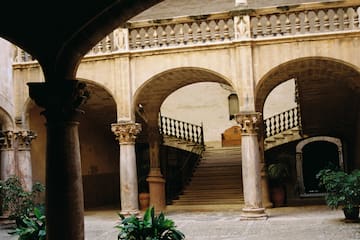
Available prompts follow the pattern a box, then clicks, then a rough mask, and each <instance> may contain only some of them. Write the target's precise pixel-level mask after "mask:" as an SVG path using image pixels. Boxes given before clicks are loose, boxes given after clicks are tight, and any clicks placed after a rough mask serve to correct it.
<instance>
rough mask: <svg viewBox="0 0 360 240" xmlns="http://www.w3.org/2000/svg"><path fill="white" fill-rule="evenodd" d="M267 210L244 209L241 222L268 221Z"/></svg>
mask: <svg viewBox="0 0 360 240" xmlns="http://www.w3.org/2000/svg"><path fill="white" fill-rule="evenodd" d="M266 219H268V215H267V214H266V213H265V208H243V209H242V213H241V215H240V220H266Z"/></svg>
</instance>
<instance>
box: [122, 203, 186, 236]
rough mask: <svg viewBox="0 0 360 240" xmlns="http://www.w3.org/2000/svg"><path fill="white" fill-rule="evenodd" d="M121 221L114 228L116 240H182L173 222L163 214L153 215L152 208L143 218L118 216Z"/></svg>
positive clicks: (180, 233)
mask: <svg viewBox="0 0 360 240" xmlns="http://www.w3.org/2000/svg"><path fill="white" fill-rule="evenodd" d="M119 217H120V219H121V221H120V222H119V224H118V225H116V226H115V227H116V228H117V229H119V234H118V240H182V239H185V236H184V234H183V233H182V232H181V231H179V230H177V229H176V226H175V223H174V221H173V220H171V219H168V218H166V217H165V215H164V214H163V213H160V214H159V215H155V211H154V207H150V208H147V209H146V211H145V213H144V216H143V218H139V217H136V216H135V215H132V216H129V217H125V216H123V215H122V214H119Z"/></svg>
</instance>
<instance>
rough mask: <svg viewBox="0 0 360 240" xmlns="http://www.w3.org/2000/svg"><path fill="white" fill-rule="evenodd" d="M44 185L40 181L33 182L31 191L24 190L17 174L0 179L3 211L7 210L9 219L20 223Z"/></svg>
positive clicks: (43, 188)
mask: <svg viewBox="0 0 360 240" xmlns="http://www.w3.org/2000/svg"><path fill="white" fill-rule="evenodd" d="M44 190H45V187H44V186H43V185H42V184H41V183H35V184H34V185H33V189H32V191H31V192H28V191H25V190H24V188H23V187H22V185H21V182H20V180H19V178H18V177H17V176H11V177H9V178H8V179H6V180H2V181H0V197H1V199H2V209H3V211H8V214H9V219H12V220H16V223H17V225H18V224H20V223H21V219H22V218H23V217H24V216H28V215H29V214H30V213H31V212H32V211H33V209H34V207H35V206H36V204H37V203H36V198H37V197H38V194H39V193H41V192H43V191H44Z"/></svg>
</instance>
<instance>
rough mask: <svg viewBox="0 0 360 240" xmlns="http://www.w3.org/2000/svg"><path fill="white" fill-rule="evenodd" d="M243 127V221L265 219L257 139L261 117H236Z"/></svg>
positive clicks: (253, 113) (252, 115)
mask: <svg viewBox="0 0 360 240" xmlns="http://www.w3.org/2000/svg"><path fill="white" fill-rule="evenodd" d="M236 120H237V122H238V123H239V124H240V126H241V134H242V135H241V150H242V173H243V188H244V200H245V207H244V208H243V213H242V216H241V217H242V219H264V218H266V217H267V215H266V213H265V209H264V208H263V205H262V191H261V188H262V186H261V171H260V170H261V169H260V162H261V156H260V152H259V142H258V137H257V133H256V131H257V129H258V127H257V124H258V123H259V120H260V115H259V114H258V113H255V112H250V113H241V114H238V115H237V116H236Z"/></svg>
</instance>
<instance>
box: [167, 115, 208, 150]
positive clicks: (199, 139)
mask: <svg viewBox="0 0 360 240" xmlns="http://www.w3.org/2000/svg"><path fill="white" fill-rule="evenodd" d="M160 131H161V133H162V134H163V135H167V136H172V137H176V138H179V139H183V140H186V141H189V142H193V143H197V144H201V145H203V144H204V138H203V127H202V126H201V125H195V124H192V123H187V122H182V121H179V120H176V119H172V118H168V117H164V116H161V117H160Z"/></svg>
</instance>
